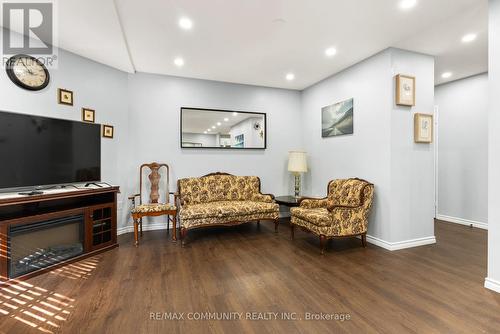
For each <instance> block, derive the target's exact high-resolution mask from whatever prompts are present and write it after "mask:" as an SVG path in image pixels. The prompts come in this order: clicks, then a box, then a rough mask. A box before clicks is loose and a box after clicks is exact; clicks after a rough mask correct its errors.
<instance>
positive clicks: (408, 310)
mask: <svg viewBox="0 0 500 334" xmlns="http://www.w3.org/2000/svg"><path fill="white" fill-rule="evenodd" d="M273 230H274V227H273V224H272V223H265V222H263V223H261V227H260V230H259V229H258V228H257V226H256V224H248V225H242V226H239V227H232V228H220V229H212V230H209V229H206V230H200V231H194V232H190V235H189V241H188V244H187V245H186V247H185V248H181V245H180V243H177V244H176V243H172V242H171V241H170V240H169V239H167V236H166V232H165V231H153V232H145V233H144V237H143V238H142V239H141V244H140V245H139V248H135V247H134V246H133V240H132V239H133V237H132V234H128V235H124V236H121V237H120V247H119V248H117V249H114V250H111V251H109V252H107V253H103V254H101V255H98V256H95V257H93V258H91V259H87V260H83V261H80V262H77V263H75V264H73V265H69V266H66V267H64V268H61V269H59V270H55V271H52V272H49V273H47V274H44V275H41V276H38V277H35V278H32V279H30V280H28V281H25V282H20V283H18V284H17V285H14V286H2V287H0V332H1V333H9V334H14V333H23V334H24V333H41V332H62V333H120V334H126V333H160V332H161V333H240V332H250V333H252V332H254V333H288V332H290V333H293V332H302V333H327V332H328V333H332V332H334V333H380V332H383V333H484V332H486V333H495V332H496V333H499V332H500V295H499V294H495V293H494V292H491V291H489V290H486V289H485V288H483V284H484V278H485V276H486V253H487V252H486V242H487V232H486V231H483V230H479V229H470V228H468V227H464V226H460V225H455V224H449V223H443V222H437V223H436V237H437V240H438V243H437V244H436V245H430V246H423V247H418V248H413V249H408V250H401V251H397V252H389V251H386V250H384V249H382V248H378V247H376V246H373V245H370V244H369V245H368V247H367V248H366V249H363V248H362V247H361V241H360V240H358V239H352V240H349V239H348V240H334V241H332V242H330V244H329V247H328V250H327V253H326V254H325V255H324V256H321V255H320V254H319V246H318V243H319V240H318V239H317V238H316V237H313V236H312V235H310V234H306V233H304V232H302V231H296V239H295V241H293V242H292V241H290V239H289V237H290V233H289V227H288V224H287V223H286V222H284V223H283V224H282V225H281V226H280V232H279V233H278V234H275V233H274V232H273ZM151 312H159V313H161V314H164V313H167V314H168V312H184V317H187V316H188V313H189V312H243V315H242V317H243V318H246V317H247V316H248V314H247V312H261V313H252V316H255V317H264V316H265V317H271V316H270V315H269V314H267V312H279V315H278V320H260V321H259V320H249V319H243V320H220V321H217V320H212V321H209V320H207V321H203V320H198V321H197V320H187V319H185V320H168V319H164V320H152V319H151ZM282 312H285V315H288V316H289V317H296V319H297V320H283V319H282V315H281V314H282ZM286 312H289V313H286ZM306 312H309V313H315V314H320V313H323V314H329V315H330V314H337V315H339V316H343V317H344V321H341V320H325V319H324V320H306V319H305V316H306ZM195 314H199V313H195ZM195 314H192V316H195ZM210 314H212V315H214V316H215V314H213V313H210ZM341 314H343V315H341ZM171 315H172V316H174V313H172V314H171ZM347 315H348V316H349V317H350V319H349V320H345V317H347ZM219 316H220V315H219ZM179 317H180V316H179ZM273 317H274V316H273Z"/></svg>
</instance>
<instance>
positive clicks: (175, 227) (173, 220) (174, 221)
mask: <svg viewBox="0 0 500 334" xmlns="http://www.w3.org/2000/svg"><path fill="white" fill-rule="evenodd" d="M172 225H173V226H172V241H177V218H176V215H173V216H172Z"/></svg>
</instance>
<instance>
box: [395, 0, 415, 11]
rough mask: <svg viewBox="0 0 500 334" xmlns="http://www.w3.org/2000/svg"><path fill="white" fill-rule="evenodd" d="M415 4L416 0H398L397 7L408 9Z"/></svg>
mask: <svg viewBox="0 0 500 334" xmlns="http://www.w3.org/2000/svg"><path fill="white" fill-rule="evenodd" d="M416 4H417V0H401V1H400V2H399V8H401V9H403V10H408V9H411V8H413V7H415V6H416Z"/></svg>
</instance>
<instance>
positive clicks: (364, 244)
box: [361, 233, 366, 248]
mask: <svg viewBox="0 0 500 334" xmlns="http://www.w3.org/2000/svg"><path fill="white" fill-rule="evenodd" d="M361 243H362V244H363V247H364V248H366V233H363V234H362V235H361Z"/></svg>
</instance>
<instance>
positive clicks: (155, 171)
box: [129, 162, 177, 246]
mask: <svg viewBox="0 0 500 334" xmlns="http://www.w3.org/2000/svg"><path fill="white" fill-rule="evenodd" d="M145 168H148V169H149V170H150V174H149V176H148V179H149V182H150V184H151V188H150V191H149V203H148V204H142V198H143V186H144V184H143V181H144V177H143V176H144V169H145ZM162 168H163V169H165V170H166V178H167V181H166V191H165V201H163V202H160V201H159V200H160V181H161V173H160V170H161V169H162ZM169 174H170V169H169V167H168V165H167V164H162V163H157V162H153V163H150V164H143V165H141V167H140V170H139V193H138V194H135V195H132V196H130V197H129V200H131V201H132V211H131V214H132V218H133V219H134V240H135V246H137V245H139V227H140V232H141V237H142V218H143V217H157V216H167V234H168V233H169V229H170V222H172V224H173V233H172V240H173V241H177V231H176V217H177V208H176V206H175V204H174V203H170V195H174V193H173V192H170V191H169V183H170V176H169ZM137 198H139V204H137V203H136V202H137V201H136V199H137Z"/></svg>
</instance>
